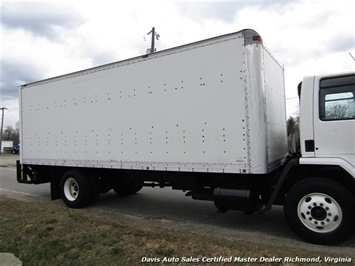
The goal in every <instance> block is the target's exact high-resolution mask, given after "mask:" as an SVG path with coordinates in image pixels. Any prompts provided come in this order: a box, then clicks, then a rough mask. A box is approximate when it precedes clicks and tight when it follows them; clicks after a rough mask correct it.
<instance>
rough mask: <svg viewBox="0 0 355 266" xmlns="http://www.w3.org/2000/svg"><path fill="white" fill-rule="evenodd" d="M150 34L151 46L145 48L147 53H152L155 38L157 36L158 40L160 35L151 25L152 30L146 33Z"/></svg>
mask: <svg viewBox="0 0 355 266" xmlns="http://www.w3.org/2000/svg"><path fill="white" fill-rule="evenodd" d="M149 34H152V42H151V46H150V49H148V50H147V54H148V53H150V54H152V53H154V52H155V50H156V49H155V38H157V40H159V37H160V35H159V34H158V33H156V32H155V28H154V27H153V28H152V30H151V31H150V32H148V33H147V35H149Z"/></svg>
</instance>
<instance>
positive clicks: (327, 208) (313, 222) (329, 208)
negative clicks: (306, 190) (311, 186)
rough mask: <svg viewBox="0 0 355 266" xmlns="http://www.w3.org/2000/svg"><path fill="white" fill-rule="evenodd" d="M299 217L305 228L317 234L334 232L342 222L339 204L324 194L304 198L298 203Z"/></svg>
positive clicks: (309, 195) (314, 194) (313, 194)
mask: <svg viewBox="0 0 355 266" xmlns="http://www.w3.org/2000/svg"><path fill="white" fill-rule="evenodd" d="M297 215H298V218H299V219H300V221H301V222H302V223H303V225H304V226H306V227H307V228H308V229H310V230H312V231H314V232H317V233H328V232H331V231H334V230H335V229H336V228H337V227H338V226H339V225H340V223H341V221H342V211H341V208H340V206H339V204H338V203H337V202H336V201H335V200H334V199H333V198H332V197H330V196H328V195H326V194H322V193H311V194H308V195H306V196H304V197H303V198H302V199H301V200H300V202H299V203H298V208H297Z"/></svg>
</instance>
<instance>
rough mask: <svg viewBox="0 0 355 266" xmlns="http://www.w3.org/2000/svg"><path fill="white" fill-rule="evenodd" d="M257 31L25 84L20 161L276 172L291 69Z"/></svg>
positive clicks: (284, 137)
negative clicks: (285, 71)
mask: <svg viewBox="0 0 355 266" xmlns="http://www.w3.org/2000/svg"><path fill="white" fill-rule="evenodd" d="M253 36H256V38H255V40H254V39H253ZM257 36H258V35H257V33H256V32H254V31H252V30H244V31H240V32H236V33H232V34H228V35H223V36H219V37H215V38H212V39H207V40H202V41H199V42H196V43H192V44H187V45H184V46H180V47H176V48H172V49H168V50H164V51H160V52H156V53H153V54H149V55H148V56H147V55H145V56H140V57H136V58H132V59H128V60H124V61H120V62H115V63H112V64H108V65H104V66H100V67H95V68H92V69H88V70H83V71H79V72H75V73H71V74H67V75H63V76H59V77H55V78H51V79H47V80H43V81H38V82H34V83H30V84H27V85H23V86H20V117H21V119H20V120H21V122H20V127H21V153H20V156H21V163H22V164H34V165H57V166H78V167H95V168H96V167H97V168H115V169H137V170H147V169H149V170H159V171H185V172H219V173H251V174H265V173H269V172H270V171H272V170H274V169H275V168H277V167H278V166H279V165H281V163H282V161H283V159H284V158H285V157H286V155H287V134H286V111H285V110H286V108H285V93H284V74H283V67H282V66H281V65H280V64H279V63H278V62H277V61H276V60H275V59H274V57H273V56H272V55H271V54H270V52H269V51H268V50H267V49H266V48H265V47H264V45H263V43H262V41H261V40H260V38H259V39H258V38H257ZM259 37H260V36H259Z"/></svg>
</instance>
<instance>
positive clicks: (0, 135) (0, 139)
mask: <svg viewBox="0 0 355 266" xmlns="http://www.w3.org/2000/svg"><path fill="white" fill-rule="evenodd" d="M0 110H1V111H2V116H1V129H0V156H1V151H2V130H3V128H4V112H5V110H7V108H5V107H2V108H0Z"/></svg>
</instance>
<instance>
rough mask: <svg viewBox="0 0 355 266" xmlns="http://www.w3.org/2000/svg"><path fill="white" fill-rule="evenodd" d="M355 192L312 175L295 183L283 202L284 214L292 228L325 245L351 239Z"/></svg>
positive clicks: (307, 239) (314, 241)
mask: <svg viewBox="0 0 355 266" xmlns="http://www.w3.org/2000/svg"><path fill="white" fill-rule="evenodd" d="M354 205H355V200H354V197H353V195H351V194H350V192H349V191H348V190H346V189H345V188H344V187H343V186H342V185H340V184H339V183H336V182H334V181H332V180H328V179H322V178H311V179H306V180H303V181H301V182H299V183H297V184H296V185H294V186H293V187H292V188H291V190H290V191H289V192H288V193H287V196H286V199H285V202H284V215H285V218H286V220H287V222H288V224H289V226H290V227H291V229H292V230H293V231H294V232H295V233H296V234H297V235H298V236H299V237H301V238H302V239H304V240H306V241H308V242H310V243H314V244H322V245H336V244H339V243H341V242H343V241H345V240H346V239H348V238H349V237H350V236H351V235H352V233H353V232H354V229H353V227H352V225H353V223H354V217H353V215H352V211H353V208H354Z"/></svg>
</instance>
